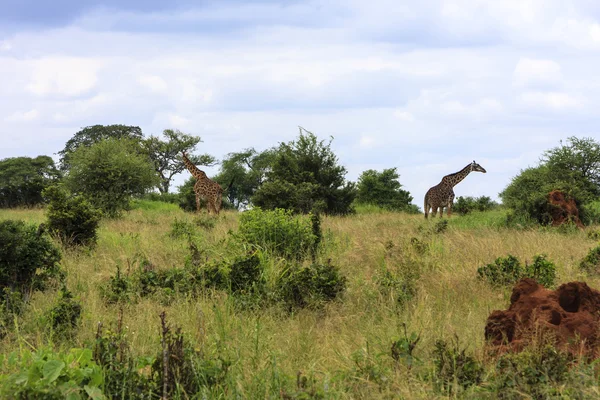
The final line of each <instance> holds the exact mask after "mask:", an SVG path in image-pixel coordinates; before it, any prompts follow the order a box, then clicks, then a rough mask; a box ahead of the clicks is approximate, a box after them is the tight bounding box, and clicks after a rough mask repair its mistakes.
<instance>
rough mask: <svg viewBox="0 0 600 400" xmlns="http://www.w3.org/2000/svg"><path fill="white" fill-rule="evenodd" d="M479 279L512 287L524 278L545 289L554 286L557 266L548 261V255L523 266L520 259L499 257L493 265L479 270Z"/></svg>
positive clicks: (538, 257) (536, 258)
mask: <svg viewBox="0 0 600 400" xmlns="http://www.w3.org/2000/svg"><path fill="white" fill-rule="evenodd" d="M477 275H478V277H479V279H483V280H485V281H487V282H488V283H490V284H491V285H495V286H503V285H511V284H514V283H516V282H517V281H518V280H520V279H522V278H532V279H535V281H536V282H537V283H539V284H540V285H543V286H545V287H552V286H554V281H555V279H556V266H555V265H554V263H552V262H551V261H549V260H547V259H546V255H544V254H542V255H536V256H534V257H533V263H532V264H528V263H526V264H525V267H524V268H523V266H522V265H521V262H520V261H519V259H518V258H516V257H515V256H512V255H508V256H507V257H498V258H497V259H496V260H495V261H494V263H493V264H487V265H484V266H481V267H479V268H478V269H477Z"/></svg>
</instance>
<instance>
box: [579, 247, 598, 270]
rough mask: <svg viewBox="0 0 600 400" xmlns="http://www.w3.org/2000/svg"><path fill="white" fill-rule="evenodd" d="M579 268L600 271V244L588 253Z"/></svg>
mask: <svg viewBox="0 0 600 400" xmlns="http://www.w3.org/2000/svg"><path fill="white" fill-rule="evenodd" d="M579 268H580V269H582V270H584V271H585V272H587V273H595V274H597V273H599V272H600V246H596V247H594V248H593V249H590V251H589V252H588V253H587V255H586V256H585V257H584V258H583V260H581V262H580V263H579Z"/></svg>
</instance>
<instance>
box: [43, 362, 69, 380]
mask: <svg viewBox="0 0 600 400" xmlns="http://www.w3.org/2000/svg"><path fill="white" fill-rule="evenodd" d="M64 367H65V363H64V362H62V361H59V360H50V361H48V362H46V364H44V369H43V374H44V379H46V380H47V381H48V382H54V381H55V380H56V379H58V377H59V376H60V373H61V372H62V370H63V368H64Z"/></svg>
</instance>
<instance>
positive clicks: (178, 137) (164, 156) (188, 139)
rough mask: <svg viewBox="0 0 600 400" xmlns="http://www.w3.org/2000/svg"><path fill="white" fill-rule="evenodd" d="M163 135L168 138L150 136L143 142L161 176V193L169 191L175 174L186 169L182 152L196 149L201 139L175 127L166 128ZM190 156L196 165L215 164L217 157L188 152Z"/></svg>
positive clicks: (159, 186)
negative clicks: (174, 128)
mask: <svg viewBox="0 0 600 400" xmlns="http://www.w3.org/2000/svg"><path fill="white" fill-rule="evenodd" d="M163 136H164V137H165V138H166V140H162V139H160V138H159V137H157V136H150V137H149V138H148V139H145V140H143V142H142V143H143V146H144V148H145V150H146V151H147V152H148V155H149V157H150V159H151V160H152V162H153V163H154V167H155V169H156V172H157V173H158V175H159V176H160V183H159V185H158V190H159V191H160V192H161V193H168V192H169V186H170V185H171V180H172V179H173V176H174V175H175V174H178V173H180V172H182V171H183V170H185V164H184V163H183V160H182V158H181V152H182V151H185V152H186V153H189V152H191V151H194V150H195V148H196V145H197V144H198V143H200V142H201V140H200V138H199V137H196V136H191V135H186V134H185V133H183V132H181V131H179V130H173V129H165V130H164V131H163ZM188 157H189V159H190V160H191V161H192V162H193V163H194V164H196V165H214V163H215V158H214V157H213V156H210V155H208V154H203V155H200V156H194V155H191V154H188Z"/></svg>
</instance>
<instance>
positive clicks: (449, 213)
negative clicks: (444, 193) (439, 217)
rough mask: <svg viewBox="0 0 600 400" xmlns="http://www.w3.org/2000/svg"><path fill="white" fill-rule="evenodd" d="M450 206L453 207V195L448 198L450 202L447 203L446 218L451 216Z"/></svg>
mask: <svg viewBox="0 0 600 400" xmlns="http://www.w3.org/2000/svg"><path fill="white" fill-rule="evenodd" d="M452 205H454V194H452V196H450V201H448V212H447V214H448V218H450V217H451V216H452Z"/></svg>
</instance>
